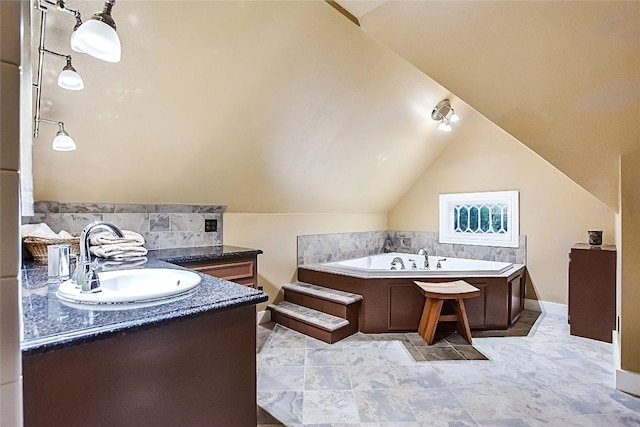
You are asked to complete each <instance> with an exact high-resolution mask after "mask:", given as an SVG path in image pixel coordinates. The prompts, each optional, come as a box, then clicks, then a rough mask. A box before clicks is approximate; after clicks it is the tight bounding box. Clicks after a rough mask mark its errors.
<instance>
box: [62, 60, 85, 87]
mask: <svg viewBox="0 0 640 427" xmlns="http://www.w3.org/2000/svg"><path fill="white" fill-rule="evenodd" d="M58 86H60V87H61V88H63V89H68V90H82V89H84V82H83V81H82V77H80V74H78V73H77V72H76V69H75V68H73V65H71V57H70V56H67V65H65V67H64V68H63V69H62V72H60V75H59V76H58Z"/></svg>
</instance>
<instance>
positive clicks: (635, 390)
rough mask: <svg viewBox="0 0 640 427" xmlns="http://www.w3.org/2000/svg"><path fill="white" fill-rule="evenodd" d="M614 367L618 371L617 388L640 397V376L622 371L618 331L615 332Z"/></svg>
mask: <svg viewBox="0 0 640 427" xmlns="http://www.w3.org/2000/svg"><path fill="white" fill-rule="evenodd" d="M613 367H614V368H615V370H616V388H617V389H618V390H620V391H624V392H625V393H629V394H633V395H634V396H640V374H638V373H636V372H631V371H624V370H622V369H620V343H619V341H618V332H617V331H613Z"/></svg>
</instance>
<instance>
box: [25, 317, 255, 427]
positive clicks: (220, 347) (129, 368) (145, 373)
mask: <svg viewBox="0 0 640 427" xmlns="http://www.w3.org/2000/svg"><path fill="white" fill-rule="evenodd" d="M238 337H242V339H238ZM255 363H256V320H255V307H254V305H247V306H244V307H239V308H234V309H230V310H227V311H222V312H211V313H205V314H202V315H196V316H190V317H187V318H179V319H172V320H168V321H166V322H164V323H161V324H158V325H154V327H150V328H141V329H138V330H134V331H126V332H122V333H119V334H117V335H115V336H113V337H109V338H106V339H100V340H96V341H90V342H86V343H80V344H78V345H69V346H62V348H60V349H54V350H52V351H45V352H44V353H37V354H23V359H22V366H23V381H24V425H25V426H26V427H39V426H43V427H44V426H46V427H56V426H61V427H62V426H113V427H117V426H123V427H124V426H220V427H227V426H238V427H255V425H256V423H257V411H256V410H257V407H256V369H255V366H256V365H255Z"/></svg>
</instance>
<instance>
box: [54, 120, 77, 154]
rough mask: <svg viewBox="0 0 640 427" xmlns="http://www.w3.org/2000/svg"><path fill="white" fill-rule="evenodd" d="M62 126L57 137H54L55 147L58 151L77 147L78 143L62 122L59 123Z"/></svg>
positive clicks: (71, 149)
mask: <svg viewBox="0 0 640 427" xmlns="http://www.w3.org/2000/svg"><path fill="white" fill-rule="evenodd" d="M58 125H59V126H60V130H59V131H58V133H57V134H56V137H55V138H53V149H54V150H56V151H73V150H75V149H76V143H75V142H74V141H73V139H72V138H71V137H70V136H69V134H68V133H67V132H65V130H64V126H63V125H62V123H59V124H58Z"/></svg>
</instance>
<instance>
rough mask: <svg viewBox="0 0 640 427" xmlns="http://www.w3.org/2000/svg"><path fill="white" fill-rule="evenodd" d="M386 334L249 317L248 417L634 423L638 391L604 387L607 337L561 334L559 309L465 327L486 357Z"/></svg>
mask: <svg viewBox="0 0 640 427" xmlns="http://www.w3.org/2000/svg"><path fill="white" fill-rule="evenodd" d="M386 335H388V336H386V337H380V336H378V335H377V334H376V335H366V334H356V335H353V336H351V337H348V338H346V339H344V340H342V341H339V342H338V343H335V344H333V345H329V344H326V343H323V342H321V341H318V340H316V339H313V338H311V337H307V336H305V335H302V334H300V333H298V332H296V331H293V330H290V329H287V328H285V327H282V326H281V325H275V324H273V323H266V324H263V325H259V326H258V355H257V356H258V357H257V359H258V363H257V370H258V384H257V389H258V390H257V396H258V405H259V409H258V425H259V426H261V427H267V426H282V425H285V426H295V427H298V426H324V427H329V426H334V427H356V426H369V427H383V426H387V427H391V426H393V427H396V426H397V427H417V426H514V427H515V426H558V427H564V426H590V427H596V426H597V427H601V426H607V427H617V426H640V398H638V397H633V396H631V395H628V394H625V393H622V392H620V391H618V390H616V389H615V388H614V373H613V361H612V359H613V354H612V345H611V344H607V343H602V342H599V341H594V340H589V339H585V338H579V337H574V336H571V335H569V326H568V325H567V322H566V317H565V316H557V315H551V314H543V315H541V316H540V317H539V318H537V320H535V323H534V324H533V325H532V327H531V328H530V331H529V333H528V335H526V336H504V337H474V340H473V344H474V347H475V348H476V349H477V350H479V351H480V352H481V353H482V354H483V355H484V356H486V357H487V358H488V360H448V361H437V360H434V361H429V360H426V361H416V359H414V357H413V356H412V354H410V353H409V350H408V349H407V347H406V346H405V345H404V343H405V342H406V341H407V340H409V341H411V342H412V343H413V340H412V339H415V340H417V339H416V337H415V336H413V335H412V334H397V337H394V336H393V335H395V334H386ZM415 335H416V336H417V334H415ZM403 336H404V338H403ZM381 338H387V339H381ZM394 338H397V339H394Z"/></svg>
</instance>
